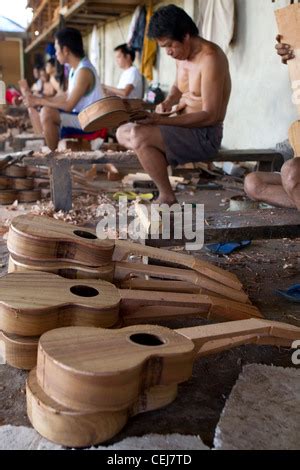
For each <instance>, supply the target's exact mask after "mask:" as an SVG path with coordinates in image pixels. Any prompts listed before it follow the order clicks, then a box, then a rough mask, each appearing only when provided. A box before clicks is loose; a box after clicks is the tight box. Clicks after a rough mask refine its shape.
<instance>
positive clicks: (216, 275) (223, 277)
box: [114, 240, 242, 290]
mask: <svg viewBox="0 0 300 470" xmlns="http://www.w3.org/2000/svg"><path fill="white" fill-rule="evenodd" d="M129 254H136V255H141V256H148V257H149V258H153V259H158V260H161V261H165V262H166V263H173V264H177V265H181V266H185V267H187V268H190V269H193V270H194V271H196V272H198V273H200V274H202V275H204V276H206V277H208V278H211V279H213V280H214V281H217V282H220V283H221V284H224V285H226V286H228V287H230V288H232V289H236V290H242V284H241V282H240V281H239V280H238V278H237V276H236V275H234V274H232V273H229V272H227V271H224V270H223V269H221V268H218V267H217V266H214V265H212V264H210V263H207V262H206V261H202V260H199V259H197V258H195V257H194V256H190V255H185V254H182V253H175V252H172V251H167V250H161V249H159V248H152V247H149V246H144V245H139V244H138V243H131V242H129V241H126V240H116V250H115V252H114V260H115V261H122V260H123V259H126V258H127V257H128V255H129Z"/></svg>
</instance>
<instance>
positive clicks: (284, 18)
mask: <svg viewBox="0 0 300 470" xmlns="http://www.w3.org/2000/svg"><path fill="white" fill-rule="evenodd" d="M275 16H276V20H277V25H278V31H279V34H280V35H281V36H282V42H283V43H286V44H289V45H290V46H291V47H292V49H293V50H294V55H295V58H294V59H292V60H289V61H288V67H289V72H290V78H291V83H292V88H293V92H294V91H297V90H298V92H297V93H296V95H297V96H298V100H297V101H298V102H297V103H296V102H295V105H296V107H297V111H298V116H299V118H300V99H299V97H300V93H299V90H300V5H299V4H298V3H295V4H293V5H289V6H287V7H285V8H280V9H279V10H276V11H275Z"/></svg>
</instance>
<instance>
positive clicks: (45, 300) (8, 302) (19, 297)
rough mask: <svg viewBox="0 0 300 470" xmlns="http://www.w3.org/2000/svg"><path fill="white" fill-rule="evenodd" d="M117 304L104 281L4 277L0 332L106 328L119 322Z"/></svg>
mask: <svg viewBox="0 0 300 470" xmlns="http://www.w3.org/2000/svg"><path fill="white" fill-rule="evenodd" d="M90 295H92V296H90ZM119 304H120V296H119V292H118V289H117V288H116V287H115V286H114V285H113V284H110V283H108V282H106V281H102V280H92V279H90V280H88V282H84V280H82V279H80V280H79V281H78V282H76V281H75V282H74V281H72V280H69V279H65V278H62V277H60V276H56V275H55V274H49V273H43V272H32V273H13V274H8V275H6V276H4V277H2V278H1V279H0V330H3V331H5V332H7V333H10V334H16V335H21V336H39V335H41V334H42V333H44V332H45V331H48V330H51V329H52V328H59V327H61V326H69V325H70V326H71V325H86V326H101V327H104V328H109V327H112V326H114V325H115V324H116V323H117V322H118V321H119Z"/></svg>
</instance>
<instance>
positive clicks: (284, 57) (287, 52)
mask: <svg viewBox="0 0 300 470" xmlns="http://www.w3.org/2000/svg"><path fill="white" fill-rule="evenodd" d="M281 39H282V36H280V34H278V36H276V41H277V42H278V44H276V46H275V48H276V50H277V54H278V55H279V56H280V57H281V61H282V63H283V64H287V61H288V60H291V59H294V58H295V54H294V51H293V49H292V47H291V46H290V45H289V44H282V43H281Z"/></svg>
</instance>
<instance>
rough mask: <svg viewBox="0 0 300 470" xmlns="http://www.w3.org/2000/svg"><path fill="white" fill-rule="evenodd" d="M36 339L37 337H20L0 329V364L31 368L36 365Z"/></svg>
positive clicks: (37, 339)
mask: <svg viewBox="0 0 300 470" xmlns="http://www.w3.org/2000/svg"><path fill="white" fill-rule="evenodd" d="M38 341H39V338H38V337H28V336H27V337H25V336H23V337H22V336H18V335H12V334H8V333H4V332H3V331H0V364H9V365H10V366H12V367H15V368H17V369H25V370H30V369H33V367H35V366H36V358H37V349H38Z"/></svg>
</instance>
